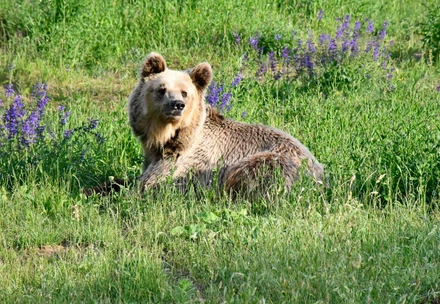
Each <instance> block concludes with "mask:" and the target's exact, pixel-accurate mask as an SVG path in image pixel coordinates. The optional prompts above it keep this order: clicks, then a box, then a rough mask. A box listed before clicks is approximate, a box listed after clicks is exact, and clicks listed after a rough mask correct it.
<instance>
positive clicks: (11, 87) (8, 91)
mask: <svg viewBox="0 0 440 304" xmlns="http://www.w3.org/2000/svg"><path fill="white" fill-rule="evenodd" d="M13 94H14V85H13V84H12V83H10V84H8V85H7V86H6V87H5V95H6V97H11V96H12V95H13Z"/></svg>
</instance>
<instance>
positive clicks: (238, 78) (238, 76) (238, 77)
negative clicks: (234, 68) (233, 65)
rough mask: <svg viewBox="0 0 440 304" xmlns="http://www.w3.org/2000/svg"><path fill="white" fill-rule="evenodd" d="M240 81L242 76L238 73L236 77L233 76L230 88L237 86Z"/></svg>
mask: <svg viewBox="0 0 440 304" xmlns="http://www.w3.org/2000/svg"><path fill="white" fill-rule="evenodd" d="M242 79H243V75H242V74H241V72H240V73H238V74H237V75H235V77H234V80H232V83H231V86H232V87H236V86H238V85H239V84H240V82H241V80H242Z"/></svg>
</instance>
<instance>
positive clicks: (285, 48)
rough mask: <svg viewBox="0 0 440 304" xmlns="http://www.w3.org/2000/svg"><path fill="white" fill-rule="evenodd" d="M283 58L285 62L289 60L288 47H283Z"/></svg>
mask: <svg viewBox="0 0 440 304" xmlns="http://www.w3.org/2000/svg"><path fill="white" fill-rule="evenodd" d="M281 57H283V58H284V60H289V57H290V56H289V48H288V47H287V46H285V47H283V50H282V51H281Z"/></svg>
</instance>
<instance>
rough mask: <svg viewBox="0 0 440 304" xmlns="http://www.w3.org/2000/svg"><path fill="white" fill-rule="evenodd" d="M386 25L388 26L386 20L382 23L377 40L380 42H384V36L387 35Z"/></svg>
mask: <svg viewBox="0 0 440 304" xmlns="http://www.w3.org/2000/svg"><path fill="white" fill-rule="evenodd" d="M388 24H389V23H388V20H385V22H384V24H383V26H382V30H381V31H380V34H379V39H380V40H384V39H385V36H386V35H387V27H388Z"/></svg>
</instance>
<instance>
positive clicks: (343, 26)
mask: <svg viewBox="0 0 440 304" xmlns="http://www.w3.org/2000/svg"><path fill="white" fill-rule="evenodd" d="M350 19H351V17H350V15H345V17H344V22H343V23H342V24H341V25H340V26H339V28H338V29H337V31H336V38H337V39H342V38H343V37H344V36H346V35H347V34H348V32H347V30H348V27H349V25H350Z"/></svg>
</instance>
